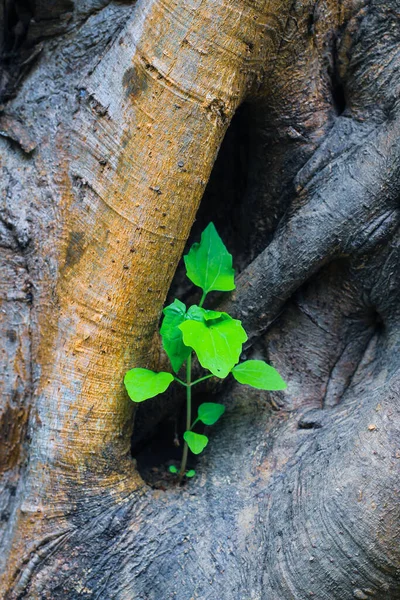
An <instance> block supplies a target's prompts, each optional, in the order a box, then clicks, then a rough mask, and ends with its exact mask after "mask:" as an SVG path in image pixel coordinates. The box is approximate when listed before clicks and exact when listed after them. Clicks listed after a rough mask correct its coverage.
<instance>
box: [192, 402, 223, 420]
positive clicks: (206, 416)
mask: <svg viewBox="0 0 400 600" xmlns="http://www.w3.org/2000/svg"><path fill="white" fill-rule="evenodd" d="M224 412H225V406H224V405H223V404H216V403H214V402H203V404H200V406H199V410H198V413H197V414H198V418H199V420H200V421H201V422H202V423H204V425H214V423H216V422H217V421H218V419H219V418H220V417H221V416H222V415H223V414H224Z"/></svg>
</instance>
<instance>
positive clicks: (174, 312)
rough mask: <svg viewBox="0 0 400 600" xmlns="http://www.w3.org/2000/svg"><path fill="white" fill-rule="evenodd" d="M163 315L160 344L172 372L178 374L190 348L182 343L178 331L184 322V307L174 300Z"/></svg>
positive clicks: (179, 331) (180, 333)
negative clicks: (169, 362)
mask: <svg viewBox="0 0 400 600" xmlns="http://www.w3.org/2000/svg"><path fill="white" fill-rule="evenodd" d="M163 313H164V319H163V322H162V325H161V329H160V334H161V337H162V344H163V348H164V350H165V352H166V353H167V355H168V358H169V360H170V361H171V365H172V368H173V370H174V371H175V373H178V371H179V369H180V368H181V366H182V365H183V363H184V362H185V360H186V359H187V357H188V356H189V354H190V352H191V348H188V347H187V346H185V344H184V343H183V339H182V332H181V330H180V329H179V325H180V324H181V323H183V321H184V320H185V316H186V306H185V305H184V304H183V302H181V301H180V300H177V299H176V300H174V301H173V303H172V304H170V305H169V306H167V307H166V308H164V310H163Z"/></svg>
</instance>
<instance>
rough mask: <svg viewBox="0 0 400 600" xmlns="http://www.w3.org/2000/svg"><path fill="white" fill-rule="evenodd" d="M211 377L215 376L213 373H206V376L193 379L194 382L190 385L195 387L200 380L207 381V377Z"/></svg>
mask: <svg viewBox="0 0 400 600" xmlns="http://www.w3.org/2000/svg"><path fill="white" fill-rule="evenodd" d="M210 377H214V376H213V374H212V373H211V374H210V375H204V377H200V379H196V381H192V383H191V384H190V385H191V386H192V387H193V386H194V385H196V383H200V381H205V380H206V379H210Z"/></svg>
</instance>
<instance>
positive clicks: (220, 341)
mask: <svg viewBox="0 0 400 600" xmlns="http://www.w3.org/2000/svg"><path fill="white" fill-rule="evenodd" d="M184 261H185V266H186V275H187V277H188V278H189V279H190V281H192V282H193V283H194V284H195V285H196V286H198V287H200V288H201V290H202V296H201V300H200V302H199V304H198V305H193V306H190V307H189V308H188V309H187V307H186V306H185V304H184V303H183V302H181V301H180V300H178V299H175V300H174V301H173V302H172V304H170V305H169V306H167V307H166V308H164V311H163V313H164V318H163V321H162V324H161V329H160V334H161V338H162V344H163V347H164V350H165V352H166V353H167V355H168V357H169V360H170V362H171V366H172V370H173V371H174V373H175V374H174V375H173V374H172V373H167V372H161V373H155V372H154V371H150V370H149V369H142V368H135V369H131V370H130V371H128V372H127V373H126V375H125V378H124V384H125V387H126V389H127V392H128V395H129V397H130V398H131V400H133V401H134V402H143V401H144V400H147V399H149V398H154V396H157V395H158V394H162V393H163V392H165V391H166V390H167V388H168V387H169V386H170V384H171V383H172V382H173V381H176V382H177V383H178V384H180V385H182V386H184V387H185V388H186V430H185V432H184V434H183V439H184V447H183V454H182V461H181V466H180V469H178V468H177V467H175V466H171V467H170V468H169V470H170V472H171V473H176V474H179V480H182V478H183V477H184V476H186V477H189V478H190V477H193V476H194V475H195V471H194V470H193V469H190V470H189V471H186V465H187V459H188V451H189V449H190V451H191V452H193V454H200V453H201V452H202V451H203V450H204V448H205V447H206V446H207V444H208V437H207V436H206V435H203V434H200V433H196V432H195V431H193V429H194V428H195V426H196V425H197V423H198V422H201V423H203V424H204V425H214V423H216V422H217V421H218V419H219V418H220V417H221V416H222V415H223V413H224V412H225V407H224V406H223V405H222V404H217V403H214V402H205V403H203V404H200V406H199V408H198V411H197V417H196V418H195V419H194V420H192V388H193V386H195V385H198V384H199V383H201V382H202V381H205V380H206V379H209V378H210V377H213V376H215V377H219V378H220V379H225V378H226V377H227V376H228V375H229V374H230V373H231V374H232V375H233V377H234V378H235V379H236V381H238V382H239V383H241V384H245V385H250V386H252V387H254V388H257V389H261V390H270V391H273V390H283V389H285V388H286V384H285V382H284V381H283V379H282V377H281V376H280V375H279V373H278V372H277V371H276V370H275V369H274V368H273V367H271V366H270V365H268V364H267V363H265V362H264V361H262V360H246V361H244V362H241V363H239V357H240V355H241V353H242V346H243V344H244V342H246V340H247V335H246V332H245V330H244V329H243V327H242V324H241V322H240V321H239V320H237V319H233V318H232V317H231V316H230V315H228V314H227V313H226V312H219V311H215V310H206V309H204V308H203V304H204V301H205V299H206V296H207V294H208V293H209V292H214V291H217V292H230V291H232V290H234V289H235V282H234V275H235V272H234V269H233V268H232V256H231V254H229V252H228V251H227V249H226V247H225V245H224V243H223V242H222V240H221V238H220V237H219V235H218V233H217V231H216V229H215V227H214V224H213V223H210V224H209V225H208V226H207V227H206V229H205V230H204V231H203V233H202V235H201V241H200V243H195V244H193V246H192V247H191V249H190V251H189V253H188V254H187V255H186V256H184ZM193 352H194V353H195V354H196V355H197V358H198V361H199V363H200V365H201V366H202V367H203V368H204V369H206V370H207V371H209V373H208V374H206V375H204V376H202V377H200V378H199V379H196V380H195V381H192V356H193ZM183 365H185V366H186V374H185V378H184V380H183V379H181V378H179V377H178V374H179V372H180V370H181V368H182V367H183Z"/></svg>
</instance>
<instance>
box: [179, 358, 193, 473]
mask: <svg viewBox="0 0 400 600" xmlns="http://www.w3.org/2000/svg"><path fill="white" fill-rule="evenodd" d="M191 380H192V353H190V354H189V356H188V359H187V361H186V431H190V425H191V422H192V387H191ZM188 451H189V447H188V445H187V442H185V444H184V446H183V455H182V462H181V468H180V471H179V483H180V482H181V481H182V478H183V476H184V475H185V471H186V463H187V457H188Z"/></svg>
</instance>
